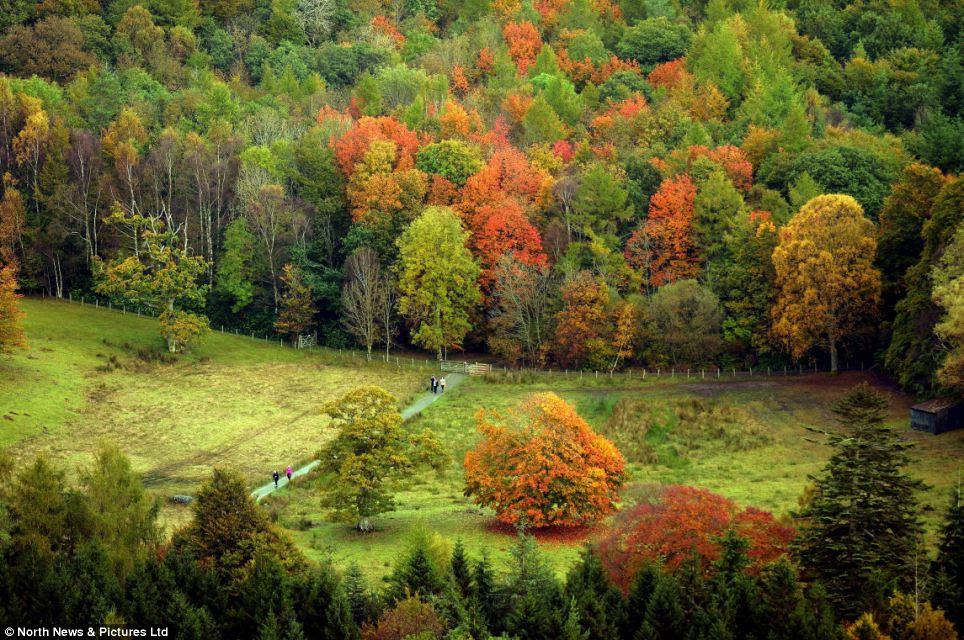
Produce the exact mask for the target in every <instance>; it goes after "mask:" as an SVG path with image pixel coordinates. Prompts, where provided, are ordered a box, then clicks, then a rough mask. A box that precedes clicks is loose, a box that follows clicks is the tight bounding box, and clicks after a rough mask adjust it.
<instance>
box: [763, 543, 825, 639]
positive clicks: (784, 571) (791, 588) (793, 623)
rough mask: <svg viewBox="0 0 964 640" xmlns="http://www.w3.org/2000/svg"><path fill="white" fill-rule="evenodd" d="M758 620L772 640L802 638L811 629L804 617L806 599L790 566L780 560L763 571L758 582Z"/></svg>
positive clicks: (809, 620)
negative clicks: (760, 620)
mask: <svg viewBox="0 0 964 640" xmlns="http://www.w3.org/2000/svg"><path fill="white" fill-rule="evenodd" d="M760 608H761V619H762V620H765V621H766V624H767V625H768V627H769V634H768V637H769V638H772V639H773V640H796V639H797V638H803V637H805V635H804V634H805V633H806V632H807V631H809V630H810V628H811V627H812V626H813V622H814V621H813V620H811V619H809V618H808V617H807V615H806V613H807V611H806V599H805V598H804V596H803V590H802V589H801V588H800V582H799V581H798V580H797V574H796V572H795V571H794V569H793V565H791V564H790V562H789V561H788V560H787V559H786V558H782V559H781V560H780V561H779V562H776V563H774V564H772V565H770V566H769V567H767V568H766V570H764V572H763V575H762V577H761V581H760Z"/></svg>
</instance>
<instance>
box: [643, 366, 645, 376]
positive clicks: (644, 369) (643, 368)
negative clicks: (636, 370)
mask: <svg viewBox="0 0 964 640" xmlns="http://www.w3.org/2000/svg"><path fill="white" fill-rule="evenodd" d="M643 377H644V378H645V377H646V367H643Z"/></svg>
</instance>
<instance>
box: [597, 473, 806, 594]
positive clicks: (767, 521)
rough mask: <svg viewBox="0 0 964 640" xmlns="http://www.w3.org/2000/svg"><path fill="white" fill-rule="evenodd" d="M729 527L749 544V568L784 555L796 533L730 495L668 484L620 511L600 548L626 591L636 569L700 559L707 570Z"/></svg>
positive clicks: (613, 575)
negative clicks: (744, 507)
mask: <svg viewBox="0 0 964 640" xmlns="http://www.w3.org/2000/svg"><path fill="white" fill-rule="evenodd" d="M731 528H732V529H733V530H734V531H735V532H736V533H737V534H738V535H739V536H741V537H743V538H745V539H746V540H747V541H748V542H749V543H750V546H749V549H748V555H749V557H750V566H749V568H748V570H749V571H751V572H755V571H759V569H760V568H761V567H763V566H764V565H766V564H768V563H770V562H773V561H775V560H777V559H778V558H779V557H780V556H781V555H783V554H784V553H786V551H787V546H788V545H789V543H790V540H792V539H793V536H794V535H795V530H794V529H793V528H792V527H788V526H785V525H782V524H780V523H779V522H777V521H776V520H774V518H773V515H772V514H770V513H768V512H766V511H761V510H759V509H755V508H753V507H747V508H746V509H744V510H742V511H741V510H740V509H739V508H738V507H737V505H736V503H734V502H733V501H732V500H730V499H729V498H724V497H723V496H720V495H717V494H715V493H713V492H711V491H708V490H706V489H699V488H696V487H687V486H681V485H667V486H662V487H658V488H656V490H655V492H654V493H653V494H652V495H651V496H647V498H646V499H644V500H641V501H640V502H639V503H638V504H637V505H636V506H634V507H632V508H630V509H626V510H624V511H623V512H622V513H620V514H619V516H618V517H617V518H616V522H615V523H614V524H613V526H612V527H611V529H610V530H609V532H608V534H607V535H606V536H605V537H604V538H602V539H601V540H600V541H599V542H598V544H597V551H598V553H599V555H600V558H601V559H602V562H603V565H604V566H605V567H606V570H607V571H608V572H609V575H610V576H611V578H612V580H613V581H614V582H615V584H616V585H618V586H619V587H620V588H622V589H623V590H628V589H629V585H630V584H631V583H632V581H633V578H634V576H635V575H636V572H638V571H639V570H640V568H642V567H643V566H645V565H646V564H650V563H653V564H659V565H662V566H664V567H666V568H667V569H669V570H671V571H672V570H674V569H676V568H677V567H679V565H680V564H681V563H682V562H683V561H684V560H686V559H687V558H689V557H696V558H697V559H698V560H699V561H700V563H701V564H702V566H703V568H704V569H705V570H707V571H708V570H709V569H710V567H711V565H712V563H713V562H714V561H715V560H718V559H719V557H720V552H721V544H720V543H721V539H722V537H723V536H724V535H725V534H726V532H727V531H728V530H729V529H731Z"/></svg>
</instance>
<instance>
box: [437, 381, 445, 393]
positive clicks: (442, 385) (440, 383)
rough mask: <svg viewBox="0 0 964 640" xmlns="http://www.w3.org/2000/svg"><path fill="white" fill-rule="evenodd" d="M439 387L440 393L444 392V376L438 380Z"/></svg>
mask: <svg viewBox="0 0 964 640" xmlns="http://www.w3.org/2000/svg"><path fill="white" fill-rule="evenodd" d="M438 384H439V386H440V387H442V393H445V378H442V379H441V380H439V381H438Z"/></svg>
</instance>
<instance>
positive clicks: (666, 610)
mask: <svg viewBox="0 0 964 640" xmlns="http://www.w3.org/2000/svg"><path fill="white" fill-rule="evenodd" d="M680 599H681V594H680V588H679V584H678V583H677V582H676V579H675V578H674V577H673V576H671V575H661V576H660V577H659V580H658V581H657V582H656V587H655V588H654V589H653V596H652V597H651V598H650V600H649V604H648V605H647V607H646V615H645V616H644V617H643V624H642V626H641V627H640V629H639V631H638V632H637V633H636V635H635V640H676V639H678V638H685V637H686V636H687V633H686V630H687V621H686V613H685V612H684V611H683V607H682V606H681V604H680Z"/></svg>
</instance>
